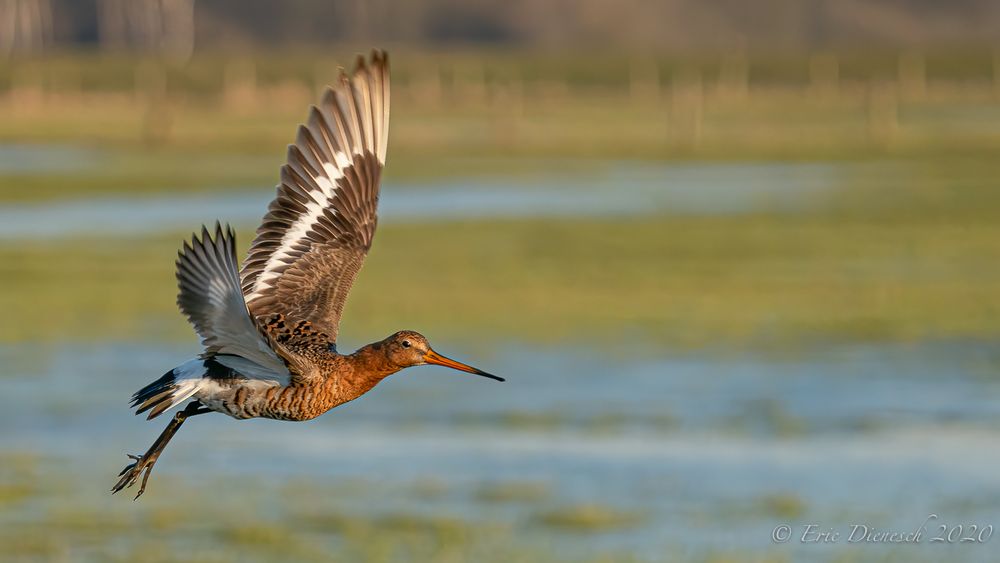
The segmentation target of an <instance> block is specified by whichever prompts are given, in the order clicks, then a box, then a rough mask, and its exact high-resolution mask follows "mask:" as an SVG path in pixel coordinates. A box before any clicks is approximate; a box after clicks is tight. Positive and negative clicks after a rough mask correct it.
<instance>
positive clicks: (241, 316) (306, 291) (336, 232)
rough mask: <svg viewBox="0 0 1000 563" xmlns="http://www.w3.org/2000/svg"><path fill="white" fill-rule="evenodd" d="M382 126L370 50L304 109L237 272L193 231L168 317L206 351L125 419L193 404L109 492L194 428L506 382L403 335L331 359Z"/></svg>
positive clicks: (147, 393)
mask: <svg viewBox="0 0 1000 563" xmlns="http://www.w3.org/2000/svg"><path fill="white" fill-rule="evenodd" d="M388 126H389V64H388V59H387V57H386V54H385V53H384V52H380V51H375V52H373V53H372V57H371V61H370V63H367V64H366V62H365V60H364V58H363V57H360V56H359V57H358V62H357V65H356V67H355V69H354V72H353V73H352V74H351V76H347V75H346V74H345V73H343V72H341V75H340V78H339V81H338V83H337V84H336V86H333V87H330V88H327V90H326V92H325V94H324V95H323V98H322V101H321V102H320V104H319V106H313V107H312V108H311V109H310V112H309V117H308V120H307V122H306V124H305V125H302V126H300V127H299V130H298V136H297V137H296V139H295V144H293V145H289V147H288V156H287V161H286V164H285V165H284V166H283V167H282V168H281V182H280V184H279V185H278V191H277V197H275V199H274V201H273V202H271V205H270V206H269V207H268V211H267V214H266V215H265V216H264V220H263V222H262V223H261V226H260V228H258V229H257V236H256V238H255V239H254V241H253V244H252V245H251V247H250V252H249V255H248V256H247V258H246V260H245V261H244V262H243V266H242V268H241V269H240V270H239V271H237V260H236V244H235V237H234V234H233V231H232V230H231V229H229V228H228V227H227V228H225V229H224V228H223V227H222V226H221V225H220V224H218V223H217V224H216V226H215V230H214V233H212V232H210V231H209V230H208V229H207V228H202V232H201V235H200V236H198V235H197V234H196V235H195V236H193V237H192V239H191V242H190V244H189V243H186V242H185V243H184V248H183V249H182V250H181V251H180V253H179V257H178V259H177V281H178V286H179V288H180V292H179V294H178V296H177V305H178V306H179V307H180V309H181V311H182V312H183V313H184V314H185V315H186V316H187V317H188V319H189V320H190V321H191V324H192V325H194V328H195V330H196V331H197V332H198V334H199V335H200V336H201V340H202V344H203V346H204V348H205V349H204V351H203V352H202V353H201V355H199V356H198V357H197V358H195V359H192V360H189V361H187V362H185V363H183V364H181V365H180V366H178V367H176V368H174V369H172V370H170V371H168V372H167V373H166V374H165V375H164V376H163V377H161V378H159V379H157V380H156V381H154V382H152V383H150V384H149V385H147V386H145V387H143V388H142V389H140V390H139V391H137V392H136V393H135V394H134V395H133V396H132V406H133V407H137V411H136V414H139V413H143V412H147V411H148V412H149V415H148V418H149V419H152V418H155V417H157V416H159V415H160V414H163V413H164V412H166V411H167V410H168V409H170V408H171V407H174V406H177V405H180V404H182V403H184V402H185V401H188V400H190V402H189V403H188V404H187V406H186V407H185V408H183V409H181V410H180V411H178V412H177V413H176V414H175V415H174V416H173V419H172V420H171V421H170V423H169V424H168V425H167V427H166V429H164V431H163V433H162V434H160V436H159V437H158V438H157V439H156V441H155V442H153V445H152V446H150V448H149V450H148V451H147V452H146V453H145V454H143V455H141V456H133V455H130V456H129V457H130V458H132V460H133V462H132V463H130V464H129V465H128V466H126V467H125V469H124V470H122V472H121V473H120V474H119V477H120V478H119V480H118V482H117V483H116V484H115V486H114V487H113V488H112V489H111V490H112V492H118V491H120V490H122V489H124V488H126V487H131V486H132V485H134V484H135V483H136V482H137V481H138V480H139V478H140V477H142V481H141V483H140V485H139V492H138V493H137V494H136V498H139V495H141V494H142V493H143V492H144V491H145V489H146V481H147V480H148V479H149V475H150V472H151V471H152V469H153V464H155V463H156V460H157V458H158V457H159V456H160V453H161V452H162V451H163V449H164V448H165V447H166V445H167V443H168V442H169V441H170V439H171V438H172V437H173V436H174V434H175V433H176V432H177V430H178V429H179V428H180V427H181V425H182V424H183V423H184V421H185V420H186V419H187V418H189V417H191V416H194V415H199V414H204V413H210V412H219V413H222V414H226V415H229V416H231V417H233V418H237V419H246V418H254V417H263V418H272V419H277V420H309V419H312V418H315V417H317V416H319V415H321V414H323V413H325V412H326V411H328V410H330V409H332V408H333V407H336V406H337V405H341V404H343V403H346V402H348V401H351V400H353V399H356V398H358V397H360V396H361V395H363V394H365V393H367V392H368V391H369V390H371V389H372V388H373V387H374V386H375V385H376V384H378V383H379V382H380V381H382V380H383V379H384V378H385V377H387V376H388V375H390V374H392V373H395V372H397V371H399V370H401V369H403V368H406V367H410V366H419V365H424V364H437V365H442V366H447V367H450V368H454V369H458V370H462V371H466V372H469V373H474V374H477V375H482V376H484V377H488V378H491V379H496V380H498V381H503V379H502V378H500V377H497V376H495V375H491V374H488V373H486V372H484V371H481V370H479V369H476V368H474V367H471V366H468V365H465V364H463V363H460V362H457V361H455V360H452V359H449V358H446V357H444V356H442V355H440V354H438V353H437V352H435V351H434V350H433V349H431V346H430V344H428V342H427V339H426V338H424V337H423V336H422V335H420V334H419V333H417V332H414V331H411V330H404V331H400V332H397V333H396V334H393V335H392V336H389V337H388V338H386V339H384V340H381V341H379V342H375V343H373V344H369V345H367V346H364V347H362V348H361V349H359V350H358V351H356V352H354V353H353V354H349V355H341V354H339V353H337V349H336V346H335V343H336V340H337V329H338V326H339V324H340V315H341V312H342V311H343V309H344V302H345V301H346V299H347V294H348V292H349V291H350V289H351V286H352V284H353V283H354V278H355V277H356V276H357V274H358V271H359V270H360V269H361V265H362V263H363V262H364V260H365V256H366V255H367V253H368V249H369V248H370V247H371V244H372V238H373V236H374V234H375V224H376V221H377V214H376V208H377V205H378V196H379V179H380V177H381V173H382V167H383V165H384V164H385V152H386V140H387V134H388Z"/></svg>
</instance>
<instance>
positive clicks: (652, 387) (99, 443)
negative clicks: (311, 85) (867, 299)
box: [0, 343, 1000, 561]
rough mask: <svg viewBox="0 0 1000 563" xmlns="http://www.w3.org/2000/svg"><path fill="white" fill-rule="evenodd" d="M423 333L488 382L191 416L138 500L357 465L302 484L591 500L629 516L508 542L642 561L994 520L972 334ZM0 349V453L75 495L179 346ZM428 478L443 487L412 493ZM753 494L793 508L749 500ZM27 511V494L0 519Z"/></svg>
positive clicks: (981, 385) (451, 498) (100, 474)
mask: <svg viewBox="0 0 1000 563" xmlns="http://www.w3.org/2000/svg"><path fill="white" fill-rule="evenodd" d="M439 347H440V348H441V349H442V350H448V351H449V352H453V353H454V354H455V355H456V357H461V358H468V359H470V360H473V359H474V360H475V362H474V363H476V364H482V365H483V366H484V367H488V368H490V369H491V371H495V372H496V373H500V374H503V375H504V376H506V377H508V382H507V383H504V384H497V383H493V382H490V381H486V380H482V379H479V378H475V377H471V376H467V375H464V374H459V373H456V372H450V371H447V370H444V369H441V368H415V369H410V370H407V371H405V372H403V373H400V374H397V375H394V376H392V377H391V378H389V379H388V380H387V381H385V382H383V383H382V384H381V385H380V386H379V387H377V388H376V389H375V390H374V391H373V392H372V393H370V394H369V395H366V396H365V397H363V398H362V399H360V400H359V401H356V402H354V403H350V404H347V405H344V406H342V407H340V408H338V409H336V410H334V411H332V412H331V413H328V414H327V415H325V416H323V417H320V418H319V419H317V420H315V421H311V422H307V423H297V424H290V423H279V422H273V421H263V420H254V421H233V420H230V419H227V418H225V417H223V416H216V415H209V416H204V417H199V418H196V419H193V420H192V421H190V422H189V423H188V424H187V425H186V426H185V428H184V429H182V431H181V432H180V434H179V435H178V437H177V438H176V440H175V441H174V442H173V443H172V444H171V446H170V447H169V449H168V450H167V453H166V454H165V456H164V457H163V459H162V461H160V463H159V465H157V474H156V475H155V476H154V477H153V479H152V480H151V485H150V489H149V491H148V492H147V497H144V499H143V501H140V502H153V503H155V502H156V500H155V499H156V498H157V497H158V496H159V495H169V492H168V491H167V490H165V488H166V487H168V486H169V485H168V484H170V483H174V484H176V483H191V484H192V486H197V484H198V483H204V482H211V481H212V480H213V479H217V480H236V481H239V480H243V479H247V480H248V482H249V481H250V480H253V479H264V480H272V481H276V482H284V481H287V480H294V479H301V478H308V479H314V480H317V481H321V482H328V483H338V482H341V483H367V484H369V486H370V489H365V491H366V492H365V494H363V495H358V496H355V497H350V496H347V497H346V498H337V499H330V500H329V501H327V500H324V499H315V501H314V503H315V504H316V505H318V506H322V505H323V504H325V503H326V502H331V503H333V502H336V503H337V505H338V507H339V508H341V509H343V510H346V511H348V512H350V513H371V512H379V511H383V512H384V511H410V512H423V513H444V514H452V515H456V516H457V517H459V518H462V519H465V520H470V521H478V520H482V521H484V522H491V521H492V522H496V521H504V522H508V523H514V524H515V525H516V524H517V523H519V522H521V523H523V522H533V520H532V518H533V515H536V514H537V513H538V512H539V511H544V510H546V509H550V508H552V507H560V506H567V505H575V504H579V503H587V504H597V505H603V506H608V507H614V508H616V509H618V510H623V511H631V512H635V513H638V514H641V515H643V519H642V520H641V523H640V524H638V525H637V526H635V527H632V528H628V529H625V530H609V531H605V532H598V533H592V534H578V533H570V532H559V531H558V530H556V531H553V530H551V529H546V528H545V527H541V526H538V525H537V524H533V525H527V526H526V527H525V529H524V537H525V541H528V542H531V541H536V542H539V543H540V545H545V546H548V548H551V549H556V550H558V551H559V552H560V553H563V554H566V553H570V554H572V553H581V554H583V553H588V552H590V551H591V550H595V549H628V550H631V551H634V552H635V553H637V554H639V555H640V556H643V557H646V558H651V559H657V558H658V557H660V556H661V555H662V554H663V553H670V552H673V551H671V550H674V549H676V546H684V549H687V550H698V549H706V550H708V549H737V550H741V552H743V553H752V552H754V551H755V550H757V551H762V552H764V551H767V552H769V553H771V552H774V551H775V549H778V551H777V553H786V554H789V555H791V556H793V557H794V559H796V560H823V559H824V558H826V557H827V556H829V555H831V554H832V553H835V550H836V549H838V548H843V547H844V545H843V543H841V544H840V545H839V546H822V545H799V544H797V543H795V542H793V543H792V544H790V545H787V546H777V547H776V546H774V545H773V544H772V542H771V539H770V538H771V531H772V529H773V528H774V526H776V525H777V524H779V523H784V522H787V523H789V524H793V525H802V524H804V523H809V522H812V523H818V524H821V525H822V526H823V527H836V528H839V529H845V528H846V527H847V525H848V524H851V523H865V524H870V525H875V526H879V527H881V528H900V529H907V530H908V529H911V528H914V527H917V526H919V525H920V524H921V523H922V522H923V521H924V520H925V518H926V517H927V516H928V515H929V514H931V513H934V514H937V515H939V516H940V518H941V522H942V523H950V524H970V523H977V524H979V525H980V526H984V525H988V524H992V525H994V526H996V525H1000V472H998V471H997V470H996V468H997V467H1000V435H998V434H997V433H996V428H997V425H998V423H1000V401H998V400H997V398H998V397H1000V380H998V379H997V378H996V377H995V371H996V369H997V357H996V354H995V351H993V350H992V349H991V348H990V347H988V346H977V345H938V346H930V345H928V346H921V347H853V348H835V349H829V350H825V351H816V352H814V353H812V354H810V355H808V356H806V357H798V358H796V359H766V358H757V357H753V356H747V355H742V356H722V357H719V356H715V355H711V356H708V355H706V356H685V357H675V356H672V355H669V354H663V355H659V356H657V355H652V356H646V357H642V358H632V359H627V358H626V359H623V358H608V357H605V356H603V355H602V354H600V353H599V352H597V351H582V350H574V349H527V350H526V349H523V348H521V347H518V348H516V349H515V348H511V349H506V350H504V349H497V350H494V351H493V353H492V354H489V355H487V356H485V357H483V356H482V354H481V353H480V354H479V357H474V355H473V354H472V353H471V352H468V351H465V352H464V353H463V351H462V350H460V349H458V350H456V349H454V346H448V345H447V343H439ZM0 350H2V351H0V362H2V364H3V365H4V366H7V368H6V369H5V370H4V375H5V377H4V378H3V387H4V393H3V394H0V444H2V448H3V450H4V451H6V452H15V451H16V452H36V453H37V454H38V455H40V456H46V457H45V459H47V460H49V461H48V462H47V463H50V464H51V466H50V470H51V471H52V473H53V474H55V475H59V474H61V473H63V472H65V471H66V469H65V468H68V467H72V468H73V471H72V472H73V475H74V476H75V477H76V478H78V479H80V480H82V482H83V483H84V484H83V485H82V486H81V487H80V490H79V492H78V493H77V494H80V495H84V496H86V497H88V498H90V497H94V498H97V497H98V495H103V494H105V492H104V491H105V489H106V488H107V487H109V486H110V484H111V482H112V481H113V479H112V477H113V476H114V475H115V474H116V473H117V471H118V470H119V469H120V467H121V465H123V463H124V462H125V457H124V455H123V454H124V453H125V452H139V451H142V450H144V449H145V448H146V447H147V446H148V444H149V443H150V442H151V441H152V439H153V438H154V437H155V435H156V434H157V433H158V432H159V431H160V430H161V427H162V426H163V425H164V424H165V421H164V420H162V419H158V420H156V421H155V422H153V423H146V422H144V421H143V420H142V419H141V418H137V417H134V416H132V415H131V414H130V413H129V412H128V410H127V406H126V403H127V399H128V396H129V394H130V393H131V392H132V391H134V390H135V389H136V388H138V387H139V386H141V385H143V384H144V383H146V382H147V381H149V380H152V379H153V378H155V377H157V376H158V375H159V374H160V373H162V372H163V371H165V370H166V369H168V368H170V367H171V366H173V365H175V364H177V363H179V362H181V361H182V360H183V359H185V357H186V355H187V354H190V353H191V352H193V351H194V350H193V349H192V348H191V347H183V348H182V347H177V346H157V345H134V344H129V345H125V344H121V345H114V344H109V345H101V346H96V347H86V346H75V345H74V346H70V345H52V346H16V347H15V346H5V347H4V348H2V349H0ZM428 482H430V483H438V484H441V486H442V487H443V488H444V490H445V494H442V495H440V496H438V497H434V498H427V497H426V496H421V495H414V494H412V490H413V485H414V484H415V483H428ZM510 482H513V483H523V482H530V483H537V484H540V485H541V486H543V488H544V490H545V491H547V494H546V495H545V496H544V498H542V499H539V500H537V501H535V502H531V503H522V504H517V503H514V504H509V503H507V504H504V503H500V504H484V503H483V502H481V501H479V500H477V498H476V495H475V491H476V490H477V488H479V487H481V486H483V485H484V484H498V483H510ZM407 491H410V493H408V492H407ZM258 494H265V496H266V495H268V494H271V495H273V499H272V500H271V501H270V502H271V504H270V505H271V506H274V507H278V506H280V505H281V504H282V503H283V502H284V501H283V500H282V499H281V498H280V496H279V494H278V492H276V491H273V492H271V493H259V491H258ZM233 496H234V497H235V496H238V493H234V494H233ZM774 498H778V499H791V500H790V501H787V502H791V503H792V505H793V507H798V508H794V509H793V510H792V513H791V514H785V513H783V512H782V511H781V510H780V509H769V508H768V506H770V504H769V502H770V501H769V500H768V499H774ZM151 499H152V500H151ZM64 500H65V499H64ZM116 500H118V499H116ZM120 500H121V502H122V503H126V502H128V500H127V499H125V498H122V499H120ZM212 502H213V503H222V504H223V505H225V503H227V502H236V499H235V498H232V499H229V498H228V494H218V495H216V496H214V498H213V501H212ZM275 510H278V508H275ZM30 513H31V508H30V501H29V502H28V506H25V507H23V508H22V510H21V511H20V512H18V513H9V514H6V515H5V516H4V518H5V519H6V520H7V521H8V522H10V521H11V520H13V521H16V520H17V519H18V518H19V516H18V514H22V515H23V514H30ZM995 543H996V542H995V541H994V542H993V546H995ZM993 546H991V545H978V544H977V545H971V544H970V545H959V546H951V547H950V548H943V547H942V548H941V549H949V551H947V558H948V559H949V560H952V561H957V560H969V561H987V560H991V557H992V555H993V554H995V553H996V551H995V549H993ZM930 547H931V548H932V547H933V546H930ZM779 548H780V549H779ZM928 548H929V546H928V545H926V544H924V545H919V546H903V547H895V548H890V547H889V546H866V547H859V548H858V549H862V550H874V551H864V552H863V553H862V554H863V555H864V556H865V558H867V557H870V556H871V555H873V554H875V555H878V554H882V555H885V554H887V553H889V550H890V549H895V550H896V551H894V552H893V553H897V555H898V556H901V557H903V559H904V560H905V559H911V558H916V557H918V556H919V557H927V556H928V555H931V558H932V559H933V558H934V556H933V554H930V553H929V552H927V551H926V550H927V549H928ZM782 549H783V550H784V551H782ZM941 553H945V552H944V551H942V552H941ZM879 557H881V555H880V556H879Z"/></svg>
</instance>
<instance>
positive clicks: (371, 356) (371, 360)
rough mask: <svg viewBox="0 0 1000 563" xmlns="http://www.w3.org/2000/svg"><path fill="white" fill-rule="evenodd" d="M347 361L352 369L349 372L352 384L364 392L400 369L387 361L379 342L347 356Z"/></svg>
mask: <svg viewBox="0 0 1000 563" xmlns="http://www.w3.org/2000/svg"><path fill="white" fill-rule="evenodd" d="M347 361H348V362H350V363H351V367H353V368H354V369H352V370H351V372H352V374H351V379H352V382H353V383H354V384H355V385H358V386H360V387H362V388H364V390H365V391H367V390H368V389H371V388H372V387H374V386H375V384H377V383H378V382H379V381H382V380H383V379H385V378H386V377H388V376H390V375H392V374H394V373H396V372H397V371H399V370H400V369H402V368H401V367H400V366H398V365H396V364H394V363H392V362H390V361H389V359H388V358H387V357H386V356H385V353H384V352H383V351H382V344H381V343H380V342H375V343H373V344H369V345H367V346H363V347H361V348H359V349H358V351H357V352H355V353H353V354H351V355H350V356H347Z"/></svg>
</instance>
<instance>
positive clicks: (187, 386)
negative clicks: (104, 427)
mask: <svg viewBox="0 0 1000 563" xmlns="http://www.w3.org/2000/svg"><path fill="white" fill-rule="evenodd" d="M206 371H207V370H206V368H205V362H204V360H201V359H193V360H189V361H187V362H185V363H183V364H181V365H179V366H177V367H175V368H174V369H172V370H170V371H168V372H167V373H165V374H163V376H162V377H160V378H159V379H157V380H156V381H154V382H152V383H150V384H149V385H147V386H145V387H143V388H142V389H139V390H138V391H136V392H135V394H133V395H132V404H131V406H132V407H133V408H137V410H136V411H135V414H142V413H144V412H146V411H149V415H148V416H147V417H146V420H150V419H153V418H156V417H157V416H159V415H161V414H163V413H164V412H166V411H167V410H168V409H170V408H172V407H174V406H177V405H179V404H181V403H183V402H184V401H186V400H187V399H189V398H190V397H191V396H192V395H194V394H195V392H197V391H198V387H199V385H198V384H199V383H200V382H201V381H202V378H204V376H205V373H206Z"/></svg>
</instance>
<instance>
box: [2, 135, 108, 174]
mask: <svg viewBox="0 0 1000 563" xmlns="http://www.w3.org/2000/svg"><path fill="white" fill-rule="evenodd" d="M103 156H104V153H103V152H102V151H100V150H97V149H91V148H86V147H78V146H73V145H19V144H4V143H0V174H39V173H48V174H50V173H53V172H75V171H81V170H87V169H93V168H97V167H98V166H100V165H101V164H102V163H103Z"/></svg>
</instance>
